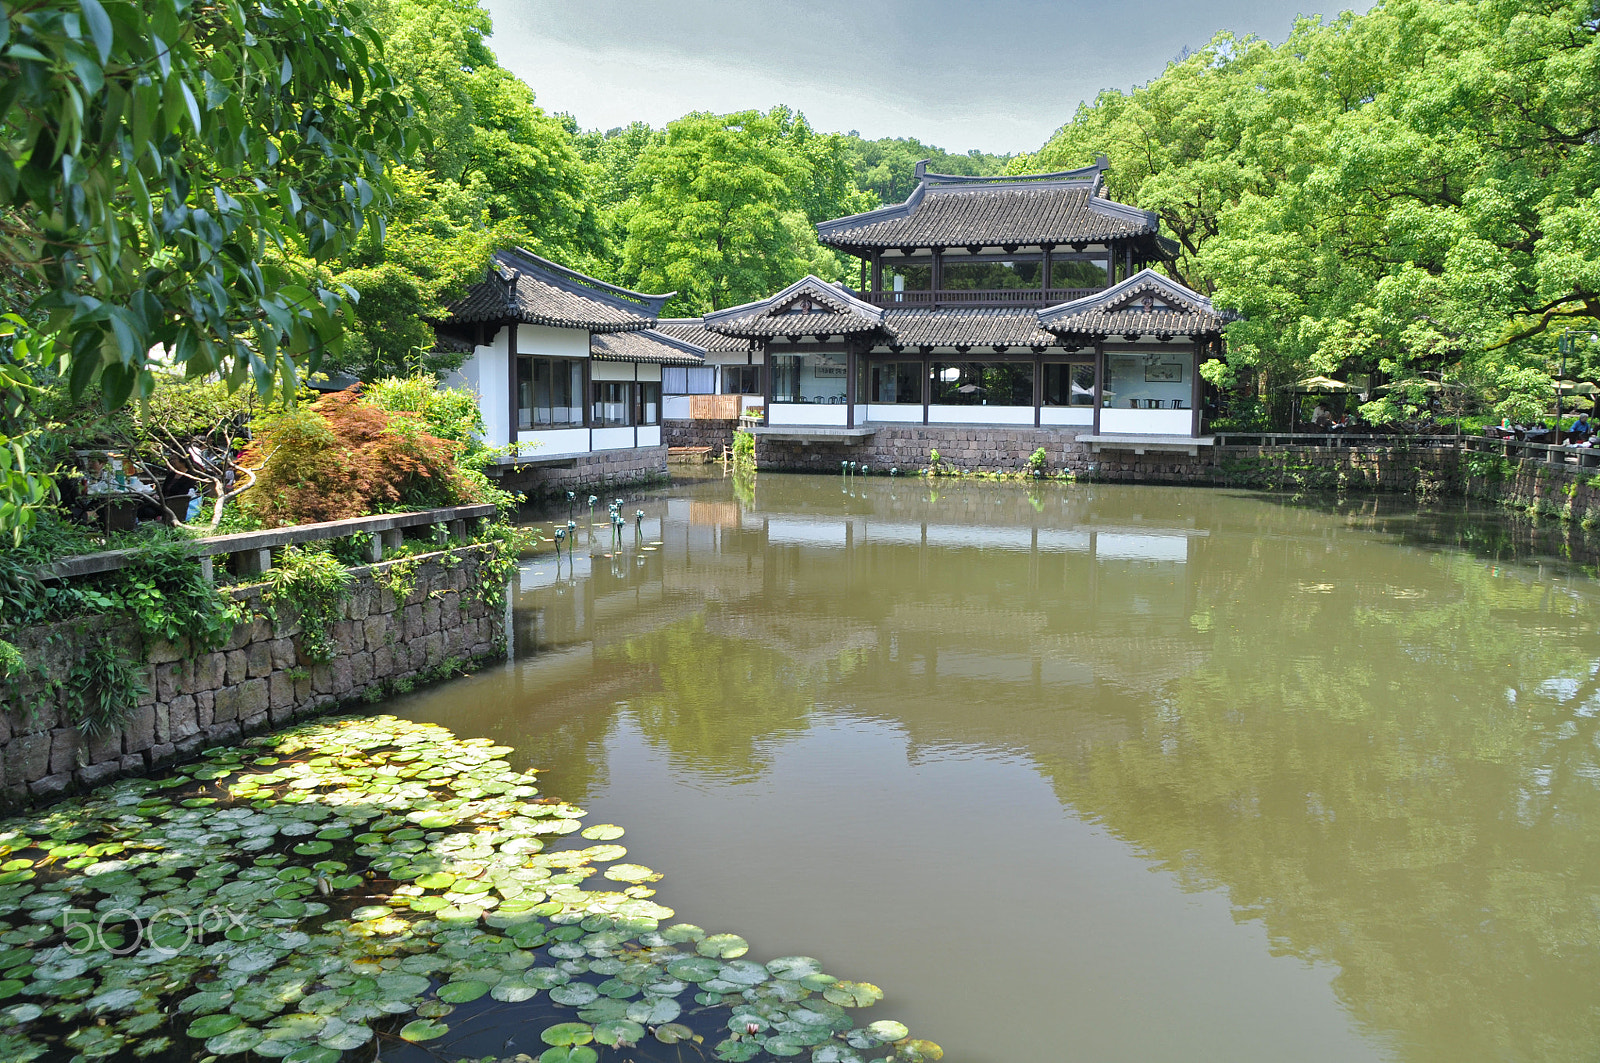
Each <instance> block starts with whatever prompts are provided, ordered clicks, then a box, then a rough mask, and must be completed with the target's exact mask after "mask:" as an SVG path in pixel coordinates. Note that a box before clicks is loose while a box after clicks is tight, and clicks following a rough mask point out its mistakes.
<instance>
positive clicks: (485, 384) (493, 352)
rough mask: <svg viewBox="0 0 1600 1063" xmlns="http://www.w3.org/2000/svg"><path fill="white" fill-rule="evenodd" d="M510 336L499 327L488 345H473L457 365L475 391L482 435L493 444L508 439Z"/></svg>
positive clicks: (509, 421)
mask: <svg viewBox="0 0 1600 1063" xmlns="http://www.w3.org/2000/svg"><path fill="white" fill-rule="evenodd" d="M510 338H511V330H510V329H508V328H504V327H502V328H500V329H499V330H498V331H496V332H495V334H494V338H493V339H491V340H490V341H489V344H488V346H480V347H475V348H474V349H473V352H472V357H471V358H468V359H467V361H466V362H464V363H463V364H462V366H461V370H462V375H463V376H464V377H465V378H466V379H468V380H470V381H473V382H474V384H475V386H476V388H477V391H478V404H479V408H480V409H482V410H483V435H484V439H485V440H487V441H488V443H489V445H490V446H496V447H503V446H505V445H506V444H508V443H510V442H511V395H510V390H509V389H510V387H511V385H510V382H509V381H508V379H507V377H508V374H509V373H510V372H511V368H510V366H509V365H507V364H506V343H507V341H508V340H509V339H510ZM469 367H470V368H469Z"/></svg>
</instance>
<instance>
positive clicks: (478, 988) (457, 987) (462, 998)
mask: <svg viewBox="0 0 1600 1063" xmlns="http://www.w3.org/2000/svg"><path fill="white" fill-rule="evenodd" d="M488 991H489V983H488V982H479V981H475V980H471V979H468V980H464V981H459V982H450V983H448V984H446V985H442V986H440V987H439V988H438V990H437V992H436V993H435V995H436V996H438V998H439V999H440V1000H444V1001H448V1002H449V1003H451V1004H465V1003H467V1002H468V1001H471V1000H477V999H478V998H479V997H481V996H483V995H484V994H485V993H487V992H488Z"/></svg>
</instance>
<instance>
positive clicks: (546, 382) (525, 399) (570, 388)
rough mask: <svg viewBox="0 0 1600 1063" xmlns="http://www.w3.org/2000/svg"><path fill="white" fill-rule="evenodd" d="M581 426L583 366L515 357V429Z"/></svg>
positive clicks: (566, 360)
mask: <svg viewBox="0 0 1600 1063" xmlns="http://www.w3.org/2000/svg"><path fill="white" fill-rule="evenodd" d="M582 424H583V363H582V362H581V361H578V360H577V359H574V358H535V357H533V356H531V355H525V354H524V355H518V356H517V428H518V429H520V430H524V431H525V430H528V429H538V428H551V427H555V428H570V427H572V426H574V425H582Z"/></svg>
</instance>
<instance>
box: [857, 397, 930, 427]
mask: <svg viewBox="0 0 1600 1063" xmlns="http://www.w3.org/2000/svg"><path fill="white" fill-rule="evenodd" d="M866 409H867V420H869V421H894V422H898V423H900V424H907V423H909V424H921V423H922V405H921V403H918V404H917V405H915V406H910V405H905V404H901V403H888V402H882V403H879V402H875V403H872V404H871V405H869V406H868V407H867V408H866Z"/></svg>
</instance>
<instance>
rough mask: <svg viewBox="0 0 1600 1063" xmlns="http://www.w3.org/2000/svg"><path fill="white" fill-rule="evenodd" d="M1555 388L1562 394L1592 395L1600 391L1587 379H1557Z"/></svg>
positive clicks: (1599, 388)
mask: <svg viewBox="0 0 1600 1063" xmlns="http://www.w3.org/2000/svg"><path fill="white" fill-rule="evenodd" d="M1555 389H1556V390H1557V391H1558V392H1560V393H1561V394H1563V395H1593V394H1594V393H1595V392H1597V391H1600V387H1596V386H1595V385H1593V384H1591V383H1589V382H1588V381H1587V380H1557V381H1555Z"/></svg>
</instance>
